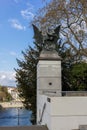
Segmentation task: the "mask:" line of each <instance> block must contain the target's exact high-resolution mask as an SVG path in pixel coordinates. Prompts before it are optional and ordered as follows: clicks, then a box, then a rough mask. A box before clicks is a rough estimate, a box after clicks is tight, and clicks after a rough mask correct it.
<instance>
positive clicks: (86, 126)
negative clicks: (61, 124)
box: [79, 125, 87, 130]
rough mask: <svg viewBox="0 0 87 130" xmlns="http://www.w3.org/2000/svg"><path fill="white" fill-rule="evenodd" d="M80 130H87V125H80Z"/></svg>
mask: <svg viewBox="0 0 87 130" xmlns="http://www.w3.org/2000/svg"><path fill="white" fill-rule="evenodd" d="M79 129H80V130H87V125H80V126H79Z"/></svg>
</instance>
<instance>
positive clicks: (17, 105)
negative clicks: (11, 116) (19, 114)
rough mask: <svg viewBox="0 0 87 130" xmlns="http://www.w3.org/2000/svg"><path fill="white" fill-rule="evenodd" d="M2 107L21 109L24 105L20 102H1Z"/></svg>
mask: <svg viewBox="0 0 87 130" xmlns="http://www.w3.org/2000/svg"><path fill="white" fill-rule="evenodd" d="M0 106H2V107H3V108H20V107H23V103H22V102H20V101H11V102H0Z"/></svg>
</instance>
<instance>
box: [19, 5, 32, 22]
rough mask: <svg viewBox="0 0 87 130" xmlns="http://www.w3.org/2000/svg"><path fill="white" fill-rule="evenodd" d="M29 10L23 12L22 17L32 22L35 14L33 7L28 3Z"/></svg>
mask: <svg viewBox="0 0 87 130" xmlns="http://www.w3.org/2000/svg"><path fill="white" fill-rule="evenodd" d="M27 6H28V7H27V8H26V9H24V10H21V15H22V17H23V18H24V19H27V20H30V19H32V18H33V17H34V13H33V5H31V4H30V3H27Z"/></svg>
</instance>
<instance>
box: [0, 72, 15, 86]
mask: <svg viewBox="0 0 87 130" xmlns="http://www.w3.org/2000/svg"><path fill="white" fill-rule="evenodd" d="M0 85H4V86H5V85H6V86H16V83H15V72H10V71H8V72H4V71H0Z"/></svg>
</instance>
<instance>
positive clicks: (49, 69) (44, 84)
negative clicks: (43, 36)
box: [37, 50, 61, 95]
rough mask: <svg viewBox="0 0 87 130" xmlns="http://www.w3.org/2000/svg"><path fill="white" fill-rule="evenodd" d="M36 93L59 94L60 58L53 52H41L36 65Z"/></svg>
mask: <svg viewBox="0 0 87 130" xmlns="http://www.w3.org/2000/svg"><path fill="white" fill-rule="evenodd" d="M37 91H38V92H39V93H44V94H46V93H48V94H53V95H55V94H60V92H61V58H60V57H59V56H58V53H57V52H56V51H55V50H54V51H47V50H45V51H42V52H41V54H40V57H39V62H38V65H37Z"/></svg>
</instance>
